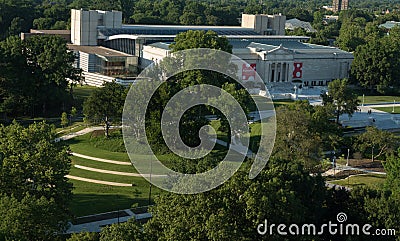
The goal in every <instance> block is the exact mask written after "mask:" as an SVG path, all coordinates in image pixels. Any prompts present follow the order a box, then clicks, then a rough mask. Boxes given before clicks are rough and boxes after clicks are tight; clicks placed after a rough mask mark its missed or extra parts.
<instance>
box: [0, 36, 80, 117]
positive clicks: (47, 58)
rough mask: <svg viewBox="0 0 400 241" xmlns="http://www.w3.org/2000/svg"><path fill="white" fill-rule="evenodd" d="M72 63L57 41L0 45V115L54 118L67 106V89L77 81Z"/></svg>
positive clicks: (14, 41)
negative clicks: (50, 116) (51, 116)
mask: <svg viewBox="0 0 400 241" xmlns="http://www.w3.org/2000/svg"><path fill="white" fill-rule="evenodd" d="M74 61H75V56H74V55H73V53H72V52H68V51H67V46H66V42H65V40H64V39H62V38H61V37H57V36H33V37H31V38H29V39H27V40H24V41H22V40H20V39H19V38H17V37H10V38H8V39H6V40H5V41H3V42H1V43H0V66H1V68H0V79H1V80H2V81H1V82H0V100H1V102H0V112H2V113H4V114H6V115H9V116H13V117H18V116H22V115H24V116H32V117H35V116H38V115H41V116H49V115H52V114H53V115H54V114H56V116H58V115H59V114H60V113H61V112H62V110H63V109H64V110H66V108H67V107H68V106H69V105H71V101H72V97H71V94H70V88H71V86H72V85H73V84H74V83H76V82H78V81H79V80H80V73H81V70H79V69H76V68H74V67H73V63H74ZM69 81H70V82H69ZM60 110H61V111H60Z"/></svg>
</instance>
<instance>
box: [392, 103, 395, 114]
mask: <svg viewBox="0 0 400 241" xmlns="http://www.w3.org/2000/svg"><path fill="white" fill-rule="evenodd" d="M395 105H396V100H393V110H392V113H394V106H395Z"/></svg>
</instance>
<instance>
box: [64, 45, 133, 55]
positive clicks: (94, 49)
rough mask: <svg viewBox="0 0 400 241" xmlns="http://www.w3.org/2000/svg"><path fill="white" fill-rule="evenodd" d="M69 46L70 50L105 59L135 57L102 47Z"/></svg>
mask: <svg viewBox="0 0 400 241" xmlns="http://www.w3.org/2000/svg"><path fill="white" fill-rule="evenodd" d="M67 46H68V49H70V50H75V51H81V52H84V53H88V54H96V55H100V56H104V57H133V55H130V54H126V53H124V52H120V51H117V50H113V49H109V48H106V47H102V46H81V45H74V44H68V45H67Z"/></svg>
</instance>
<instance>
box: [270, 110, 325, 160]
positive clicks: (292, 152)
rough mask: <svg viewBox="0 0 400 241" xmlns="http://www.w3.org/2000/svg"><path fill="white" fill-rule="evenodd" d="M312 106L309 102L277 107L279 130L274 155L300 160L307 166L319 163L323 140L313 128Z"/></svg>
mask: <svg viewBox="0 0 400 241" xmlns="http://www.w3.org/2000/svg"><path fill="white" fill-rule="evenodd" d="M311 113H312V107H311V106H310V105H309V103H308V102H296V103H295V104H294V105H293V106H290V107H289V106H282V107H279V108H277V109H276V116H277V121H276V123H277V132H276V141H275V145H274V150H273V153H274V156H275V157H278V158H282V159H285V160H290V161H300V162H302V163H303V164H304V165H305V166H306V167H307V168H311V167H314V166H315V165H317V164H318V163H319V161H320V159H321V157H322V146H323V141H322V139H321V135H320V133H318V132H316V131H315V130H314V129H313V121H312V114H311Z"/></svg>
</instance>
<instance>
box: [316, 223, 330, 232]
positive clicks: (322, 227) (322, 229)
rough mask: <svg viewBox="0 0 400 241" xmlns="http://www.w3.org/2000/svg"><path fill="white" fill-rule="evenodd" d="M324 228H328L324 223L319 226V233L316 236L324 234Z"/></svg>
mask: <svg viewBox="0 0 400 241" xmlns="http://www.w3.org/2000/svg"><path fill="white" fill-rule="evenodd" d="M325 227H328V224H326V223H324V224H322V225H321V231H319V233H318V235H322V234H324V228H325Z"/></svg>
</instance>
